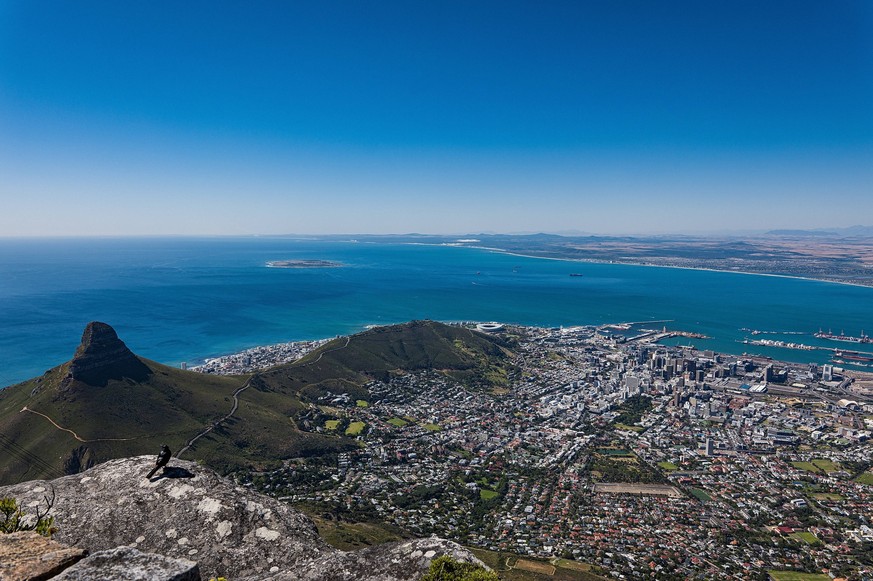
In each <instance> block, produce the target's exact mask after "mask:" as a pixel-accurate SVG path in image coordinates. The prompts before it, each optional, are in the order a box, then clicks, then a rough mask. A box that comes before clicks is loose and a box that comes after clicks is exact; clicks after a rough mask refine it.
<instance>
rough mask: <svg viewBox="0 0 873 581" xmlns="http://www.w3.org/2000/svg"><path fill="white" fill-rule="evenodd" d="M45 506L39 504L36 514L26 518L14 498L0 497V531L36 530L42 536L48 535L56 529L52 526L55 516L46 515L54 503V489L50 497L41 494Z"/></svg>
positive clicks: (25, 514)
mask: <svg viewBox="0 0 873 581" xmlns="http://www.w3.org/2000/svg"><path fill="white" fill-rule="evenodd" d="M43 500H44V501H45V504H46V508H45V509H44V510H43V509H41V508H40V507H39V506H38V507H37V508H36V514H35V515H34V516H31V517H29V518H27V513H26V512H24V509H23V508H22V507H21V506H19V504H18V501H17V500H15V499H14V498H8V497H7V498H0V533H15V532H19V531H36V532H38V533H39V534H41V535H42V536H44V537H50V536H52V534H53V533H54V532H56V531H57V529H56V528H55V527H54V526H52V525H54V522H55V517H53V516H48V513H49V511H50V510H51V509H52V506H54V503H55V495H54V491H52V497H51V499H49V497H48V496H43Z"/></svg>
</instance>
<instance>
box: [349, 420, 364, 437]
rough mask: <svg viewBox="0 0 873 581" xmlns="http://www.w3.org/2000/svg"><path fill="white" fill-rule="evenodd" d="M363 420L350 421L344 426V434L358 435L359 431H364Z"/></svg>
mask: <svg viewBox="0 0 873 581" xmlns="http://www.w3.org/2000/svg"><path fill="white" fill-rule="evenodd" d="M366 425H367V424H365V423H364V422H352V423H350V424H349V427H348V428H346V436H359V435H360V434H361V432H363V431H364V426H366Z"/></svg>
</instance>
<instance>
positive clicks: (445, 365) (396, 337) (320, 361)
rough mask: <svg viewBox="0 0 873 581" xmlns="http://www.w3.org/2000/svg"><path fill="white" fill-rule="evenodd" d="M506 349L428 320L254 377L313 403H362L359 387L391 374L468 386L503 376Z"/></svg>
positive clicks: (340, 342) (364, 336)
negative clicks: (342, 396)
mask: <svg viewBox="0 0 873 581" xmlns="http://www.w3.org/2000/svg"><path fill="white" fill-rule="evenodd" d="M510 347H511V345H509V344H507V343H504V341H503V340H502V339H498V338H495V337H491V336H488V335H485V334H482V333H478V332H475V331H471V330H469V329H466V328H463V327H455V326H449V325H444V324H442V323H437V322H434V321H413V322H411V323H406V324H403V325H392V326H390V327H378V328H375V329H371V330H369V331H365V332H363V333H359V334H357V335H353V336H352V337H350V338H348V339H345V338H343V339H336V340H335V341H332V342H330V343H328V344H327V345H324V346H322V347H321V348H320V349H318V350H317V351H314V352H312V353H310V354H309V355H308V356H306V357H304V358H303V359H301V360H299V361H296V362H294V363H290V364H288V365H283V366H279V367H276V368H273V369H271V370H269V371H266V372H264V373H261V374H260V377H261V378H262V379H263V380H264V382H265V383H266V384H267V385H268V386H270V388H272V389H276V390H280V391H283V392H285V393H293V394H295V395H298V396H300V397H301V398H302V399H304V400H314V399H316V398H317V397H319V396H320V395H323V394H324V393H349V394H350V395H353V396H354V397H356V398H360V399H366V396H367V392H366V391H365V390H364V389H363V387H362V386H363V385H364V384H365V383H367V382H369V381H371V380H373V379H379V380H384V379H387V378H388V376H389V375H390V373H391V372H396V371H420V370H435V371H440V372H442V373H445V374H446V375H447V376H450V377H453V378H455V379H457V380H459V381H463V382H465V383H468V384H470V385H482V386H489V387H490V386H491V385H492V383H494V378H496V377H505V376H506V374H507V373H508V369H507V361H508V359H509V355H511V351H510Z"/></svg>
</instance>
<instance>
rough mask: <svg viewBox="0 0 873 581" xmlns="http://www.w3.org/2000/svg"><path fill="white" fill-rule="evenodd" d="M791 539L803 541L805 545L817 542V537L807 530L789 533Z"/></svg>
mask: <svg viewBox="0 0 873 581" xmlns="http://www.w3.org/2000/svg"><path fill="white" fill-rule="evenodd" d="M789 536H790V537H791V538H792V539H797V540H798V541H803V542H804V543H806V544H807V545H814V544H816V543H818V542H819V540H818V538H817V537H816V536H815V535H814V534H812V533H810V532H807V531H801V532H796V533H791V534H790V535H789Z"/></svg>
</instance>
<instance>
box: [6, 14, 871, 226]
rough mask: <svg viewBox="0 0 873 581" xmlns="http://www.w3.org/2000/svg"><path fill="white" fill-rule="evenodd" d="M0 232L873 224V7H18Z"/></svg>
mask: <svg viewBox="0 0 873 581" xmlns="http://www.w3.org/2000/svg"><path fill="white" fill-rule="evenodd" d="M0 55H2V57H0V200H2V208H3V210H2V211H0V235H7V236H41V235H94V234H96V235H115V234H136V235H139V234H269V233H306V234H319V233H340V232H342V233H370V232H372V233H386V232H394V233H400V232H413V231H416V232H433V233H466V232H480V231H495V232H520V231H551V232H555V231H571V230H578V231H585V232H594V233H656V232H706V231H724V230H753V229H769V228H789V227H790V228H794V227H803V228H807V227H830V226H848V225H852V224H857V223H868V224H869V223H873V4H871V3H870V2H868V1H867V0H858V1H841V0H835V1H832V2H831V1H829V2H806V1H797V0H793V1H785V2H781V1H768V2H758V1H755V2H743V1H730V2H727V1H712V2H700V1H689V2H669V1H667V2H648V1H645V2H643V1H641V2H629V1H621V0H616V1H599V2H583V1H581V0H579V1H570V2H469V1H464V2H442V1H441V2H430V3H425V2H414V1H412V2H411V1H403V2H262V3H248V2H245V3H244V2H236V3H227V2H183V3H180V2H105V3H98V2H77V3H72V2H70V3H59V2H39V1H26V2H24V1H22V2H15V1H8V0H7V1H4V2H0Z"/></svg>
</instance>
